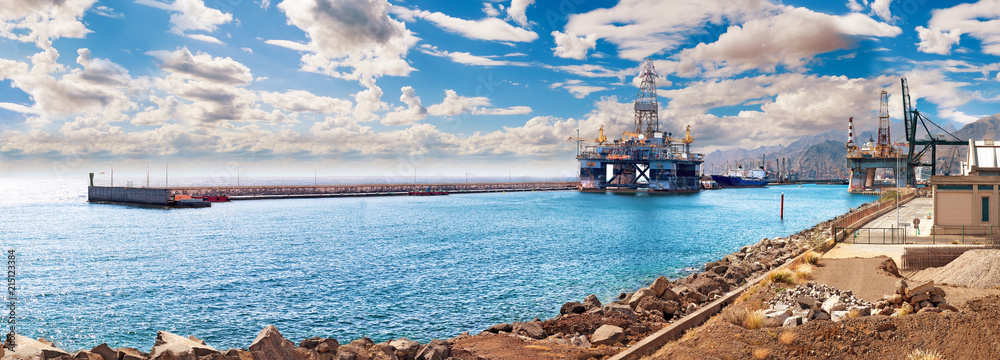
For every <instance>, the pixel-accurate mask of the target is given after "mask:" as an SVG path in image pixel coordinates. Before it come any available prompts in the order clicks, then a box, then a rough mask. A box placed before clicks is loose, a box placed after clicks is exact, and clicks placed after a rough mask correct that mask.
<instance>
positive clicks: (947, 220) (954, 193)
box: [931, 176, 1000, 235]
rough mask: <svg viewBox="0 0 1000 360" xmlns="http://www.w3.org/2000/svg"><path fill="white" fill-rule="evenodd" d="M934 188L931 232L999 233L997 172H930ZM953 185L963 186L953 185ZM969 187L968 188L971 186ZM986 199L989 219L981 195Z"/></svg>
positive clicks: (943, 233) (998, 185)
mask: <svg viewBox="0 0 1000 360" xmlns="http://www.w3.org/2000/svg"><path fill="white" fill-rule="evenodd" d="M931 184H933V188H934V229H933V231H934V234H936V235H960V234H964V235H990V234H998V233H1000V218H998V217H1000V204H998V203H1000V176H931ZM955 186H961V187H966V188H963V189H956V188H955ZM970 187H971V189H970ZM983 198H988V199H989V208H988V209H986V210H987V211H988V212H989V213H988V217H989V221H982V219H983V206H982V205H983V203H982V201H983V200H982V199H983Z"/></svg>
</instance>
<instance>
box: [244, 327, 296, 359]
mask: <svg viewBox="0 0 1000 360" xmlns="http://www.w3.org/2000/svg"><path fill="white" fill-rule="evenodd" d="M250 352H252V353H254V358H255V359H257V360H295V344H294V343H292V342H291V341H288V340H287V339H285V337H284V336H281V332H279V331H278V328H276V327H274V325H268V326H267V327H265V328H264V330H261V331H260V333H259V334H257V338H256V339H254V341H253V344H250Z"/></svg>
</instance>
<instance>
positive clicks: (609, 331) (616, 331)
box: [590, 324, 625, 346]
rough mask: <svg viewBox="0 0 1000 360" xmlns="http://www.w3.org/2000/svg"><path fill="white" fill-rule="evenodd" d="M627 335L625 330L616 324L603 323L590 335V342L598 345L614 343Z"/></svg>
mask: <svg viewBox="0 0 1000 360" xmlns="http://www.w3.org/2000/svg"><path fill="white" fill-rule="evenodd" d="M624 337H625V330H624V329H622V328H620V327H617V326H614V325H607V324H605V325H601V327H599V328H597V330H596V331H594V334H593V335H591V336H590V343H591V344H593V345H596V346H599V345H614V344H616V343H618V342H619V341H621V339H622V338H624Z"/></svg>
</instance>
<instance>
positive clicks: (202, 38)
mask: <svg viewBox="0 0 1000 360" xmlns="http://www.w3.org/2000/svg"><path fill="white" fill-rule="evenodd" d="M184 36H186V37H188V38H191V39H195V40H198V41H204V42H207V43H213V44H219V45H225V43H224V42H222V40H219V39H216V38H215V37H213V36H211V35H205V34H186V35H184Z"/></svg>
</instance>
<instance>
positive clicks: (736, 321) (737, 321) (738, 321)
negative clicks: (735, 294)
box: [722, 306, 747, 326]
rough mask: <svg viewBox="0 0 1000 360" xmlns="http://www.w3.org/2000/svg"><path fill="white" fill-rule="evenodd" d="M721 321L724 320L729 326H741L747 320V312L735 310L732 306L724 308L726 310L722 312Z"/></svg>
mask: <svg viewBox="0 0 1000 360" xmlns="http://www.w3.org/2000/svg"><path fill="white" fill-rule="evenodd" d="M722 319H724V320H726V322H728V323H730V324H733V325H736V326H743V323H744V322H745V321H746V319H747V310H746V309H736V308H735V307H734V306H729V307H726V309H725V310H723V311H722Z"/></svg>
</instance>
